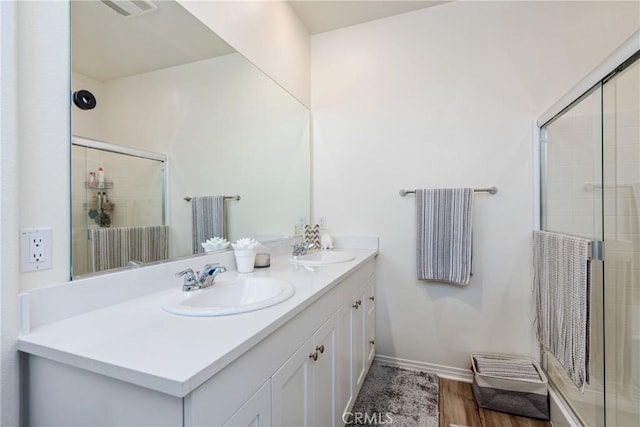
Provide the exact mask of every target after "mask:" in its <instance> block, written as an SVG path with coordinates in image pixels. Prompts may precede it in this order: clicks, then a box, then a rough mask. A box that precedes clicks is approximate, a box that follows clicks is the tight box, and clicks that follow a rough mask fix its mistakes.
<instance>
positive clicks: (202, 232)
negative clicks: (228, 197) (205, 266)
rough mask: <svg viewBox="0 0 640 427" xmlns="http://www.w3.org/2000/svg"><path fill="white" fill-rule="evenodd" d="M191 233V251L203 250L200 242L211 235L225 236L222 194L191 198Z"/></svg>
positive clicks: (211, 236)
mask: <svg viewBox="0 0 640 427" xmlns="http://www.w3.org/2000/svg"><path fill="white" fill-rule="evenodd" d="M191 214H192V218H193V234H192V239H191V248H192V253H194V254H197V253H201V252H204V249H203V248H202V246H201V245H200V243H202V242H204V241H206V240H207V239H211V238H213V237H227V236H226V234H227V233H226V232H227V230H226V229H225V220H224V196H203V197H194V198H193V199H191Z"/></svg>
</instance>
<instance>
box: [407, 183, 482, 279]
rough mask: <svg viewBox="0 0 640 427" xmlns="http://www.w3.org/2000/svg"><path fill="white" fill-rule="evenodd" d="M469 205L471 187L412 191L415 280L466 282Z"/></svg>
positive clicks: (469, 275)
mask: <svg viewBox="0 0 640 427" xmlns="http://www.w3.org/2000/svg"><path fill="white" fill-rule="evenodd" d="M472 207H473V189H471V188H444V189H433V190H421V189H419V190H416V219H417V227H416V228H417V245H416V249H417V258H418V259H417V261H418V262H417V266H418V279H419V280H433V281H438V282H447V283H453V284H457V285H467V284H469V278H470V277H471V213H472Z"/></svg>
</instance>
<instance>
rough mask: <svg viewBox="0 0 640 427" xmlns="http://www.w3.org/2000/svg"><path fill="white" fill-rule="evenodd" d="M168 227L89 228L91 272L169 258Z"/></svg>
mask: <svg viewBox="0 0 640 427" xmlns="http://www.w3.org/2000/svg"><path fill="white" fill-rule="evenodd" d="M168 236H169V226H167V225H157V226H146V227H114V228H93V229H90V230H89V239H90V246H91V255H92V268H93V271H94V272H96V271H103V270H110V269H112V268H120V267H125V266H127V265H129V261H140V262H143V263H145V262H152V261H161V260H164V259H167V258H169V244H168Z"/></svg>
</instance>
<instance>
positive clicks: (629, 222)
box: [538, 33, 640, 427]
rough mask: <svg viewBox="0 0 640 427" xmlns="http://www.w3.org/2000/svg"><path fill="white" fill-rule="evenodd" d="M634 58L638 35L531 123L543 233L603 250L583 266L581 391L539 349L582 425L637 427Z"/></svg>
mask: <svg viewBox="0 0 640 427" xmlns="http://www.w3.org/2000/svg"><path fill="white" fill-rule="evenodd" d="M639 57H640V33H636V34H634V35H633V36H632V37H631V38H630V39H629V40H628V41H627V42H625V44H623V45H622V46H621V47H620V48H619V49H618V50H616V51H615V52H614V53H613V54H612V55H611V56H610V57H609V58H607V59H606V60H605V62H603V64H601V65H600V66H599V67H598V68H596V69H595V70H594V72H593V73H592V74H590V75H589V76H588V77H587V78H586V79H585V80H583V81H582V82H580V83H579V84H578V85H577V86H576V87H575V88H574V90H573V91H572V92H570V94H568V95H567V96H565V97H564V98H563V99H562V100H560V101H559V102H558V103H557V104H556V105H555V106H554V107H552V109H551V110H549V111H548V112H547V113H546V114H545V115H543V116H542V117H541V118H540V119H539V120H538V126H539V131H540V153H541V157H540V159H541V173H540V178H541V218H540V219H541V222H540V225H541V229H542V230H546V231H552V232H557V233H562V234H567V235H573V236H579V237H583V238H586V239H589V240H592V241H593V247H596V248H599V247H601V248H603V250H602V251H600V252H598V251H595V252H596V253H594V254H593V256H592V259H591V262H590V264H591V295H590V336H589V343H590V344H589V345H590V358H589V373H590V378H589V383H588V385H587V387H586V389H585V390H584V392H582V393H581V392H580V391H579V390H578V389H577V388H576V387H575V386H574V385H573V383H572V382H571V380H570V379H569V378H568V376H567V374H566V373H565V372H564V370H563V369H562V367H561V366H560V364H559V363H558V361H557V360H555V358H554V357H553V355H551V354H550V353H548V352H546V351H543V355H542V356H543V357H542V359H543V366H544V368H545V370H546V372H547V374H548V376H549V379H550V382H551V383H552V384H553V386H554V388H555V389H556V390H557V391H559V393H560V394H561V396H562V397H563V398H564V400H565V402H566V403H567V404H568V406H569V407H570V408H571V409H572V411H573V413H574V415H575V416H576V418H578V419H579V420H580V421H581V422H582V423H583V424H584V425H585V426H589V427H600V426H621V427H623V426H629V427H631V426H640V61H638V58H639ZM601 242H602V243H601ZM600 245H602V246H600Z"/></svg>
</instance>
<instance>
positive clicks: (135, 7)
mask: <svg viewBox="0 0 640 427" xmlns="http://www.w3.org/2000/svg"><path fill="white" fill-rule="evenodd" d="M100 1H101V2H102V3H103V4H104V5H105V6H108V7H109V8H111V9H112V10H113V11H115V12H117V13H118V14H120V15H122V16H124V17H126V18H132V17H134V16H140V15H142V14H145V13H147V12H151V11H153V10H156V9H157V8H158V7H157V6H156V5H155V4H153V3H151V2H150V1H148V0H100Z"/></svg>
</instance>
